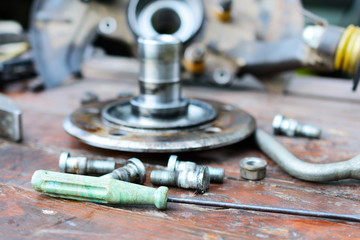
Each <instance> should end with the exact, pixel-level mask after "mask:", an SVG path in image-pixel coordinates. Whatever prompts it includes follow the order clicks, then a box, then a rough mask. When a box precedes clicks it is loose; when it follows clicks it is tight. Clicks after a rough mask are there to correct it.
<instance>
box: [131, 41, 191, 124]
mask: <svg viewBox="0 0 360 240" xmlns="http://www.w3.org/2000/svg"><path fill="white" fill-rule="evenodd" d="M181 45H182V44H181V42H180V41H179V40H178V39H177V38H176V37H174V36H171V35H159V36H157V37H155V38H152V39H143V38H139V40H138V51H139V58H140V59H139V60H140V75H139V84H140V95H139V96H138V97H136V98H134V99H132V100H131V105H132V111H133V113H135V114H137V115H140V116H143V117H156V118H169V117H177V116H182V115H185V114H186V112H187V109H188V100H187V99H186V98H183V97H182V96H181V76H180V64H179V62H180V59H181Z"/></svg>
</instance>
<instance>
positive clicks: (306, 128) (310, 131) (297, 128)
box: [272, 114, 321, 138]
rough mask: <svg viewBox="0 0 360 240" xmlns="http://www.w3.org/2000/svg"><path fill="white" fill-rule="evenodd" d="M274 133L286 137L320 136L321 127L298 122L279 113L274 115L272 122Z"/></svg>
mask: <svg viewBox="0 0 360 240" xmlns="http://www.w3.org/2000/svg"><path fill="white" fill-rule="evenodd" d="M272 125H273V129H274V134H276V135H285V136H288V137H295V136H302V137H307V138H320V136H321V129H320V128H318V127H315V126H312V125H308V124H300V123H299V122H298V121H296V120H295V119H291V118H286V117H284V116H283V115H281V114H277V115H275V117H274V119H273V122H272Z"/></svg>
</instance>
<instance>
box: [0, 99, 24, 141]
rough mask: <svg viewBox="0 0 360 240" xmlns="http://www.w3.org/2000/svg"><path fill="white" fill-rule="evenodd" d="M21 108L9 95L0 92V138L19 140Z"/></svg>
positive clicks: (20, 133) (20, 134)
mask: <svg viewBox="0 0 360 240" xmlns="http://www.w3.org/2000/svg"><path fill="white" fill-rule="evenodd" d="M21 115H22V112H21V109H20V108H19V107H18V106H17V105H16V103H15V102H14V101H13V100H11V99H10V98H9V97H6V96H5V95H3V94H0V138H4V139H7V140H11V141H15V142H18V141H21V138H22V127H21Z"/></svg>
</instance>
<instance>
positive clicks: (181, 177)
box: [150, 166, 210, 194]
mask: <svg viewBox="0 0 360 240" xmlns="http://www.w3.org/2000/svg"><path fill="white" fill-rule="evenodd" d="M150 182H151V183H152V184H154V185H162V186H175V187H180V188H184V189H196V191H197V192H198V193H201V194H202V193H205V192H206V191H207V190H208V189H209V186H210V175H209V168H208V167H204V166H198V167H197V168H196V170H195V171H190V170H184V171H161V170H154V171H152V172H151V174H150Z"/></svg>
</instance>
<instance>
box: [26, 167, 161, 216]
mask: <svg viewBox="0 0 360 240" xmlns="http://www.w3.org/2000/svg"><path fill="white" fill-rule="evenodd" d="M31 184H32V186H33V188H34V189H35V190H36V191H39V192H43V193H46V194H48V195H50V196H52V197H58V198H67V199H73V200H79V201H89V202H98V203H109V204H136V205H142V204H146V205H149V204H154V205H155V206H156V207H157V208H159V209H166V205H167V197H168V188H167V187H159V188H158V189H155V188H150V187H145V186H142V185H137V184H133V183H129V182H124V181H119V180H115V179H107V178H99V177H91V176H83V175H75V174H68V173H58V172H51V171H45V170H37V171H35V173H34V175H33V176H32V178H31Z"/></svg>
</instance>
